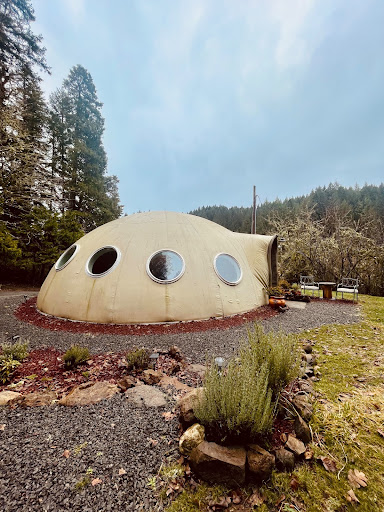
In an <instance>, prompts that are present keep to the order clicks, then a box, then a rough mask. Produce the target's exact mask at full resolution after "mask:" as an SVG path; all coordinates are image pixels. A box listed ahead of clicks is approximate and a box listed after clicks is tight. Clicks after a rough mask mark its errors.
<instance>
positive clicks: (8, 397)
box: [0, 390, 22, 405]
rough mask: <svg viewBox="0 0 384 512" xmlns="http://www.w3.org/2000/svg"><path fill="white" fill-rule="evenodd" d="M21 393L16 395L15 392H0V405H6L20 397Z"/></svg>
mask: <svg viewBox="0 0 384 512" xmlns="http://www.w3.org/2000/svg"><path fill="white" fill-rule="evenodd" d="M21 396H22V394H21V393H16V391H6V390H5V391H1V392H0V405H7V404H8V403H9V402H12V400H15V399H16V398H19V397H21Z"/></svg>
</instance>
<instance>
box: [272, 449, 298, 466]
mask: <svg viewBox="0 0 384 512" xmlns="http://www.w3.org/2000/svg"><path fill="white" fill-rule="evenodd" d="M275 456H276V467H277V468H278V469H279V470H280V471H293V469H294V467H295V456H294V455H293V453H292V452H289V451H288V450H286V449H285V448H279V449H278V450H276V451H275Z"/></svg>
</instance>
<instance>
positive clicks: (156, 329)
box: [15, 297, 278, 336]
mask: <svg viewBox="0 0 384 512" xmlns="http://www.w3.org/2000/svg"><path fill="white" fill-rule="evenodd" d="M36 300H37V299H36V297H32V298H30V299H28V300H27V301H26V302H23V303H22V304H21V305H20V306H19V307H18V308H17V309H16V311H15V316H16V317H17V318H18V319H19V320H22V321H23V322H28V323H30V324H33V325H36V326H37V327H42V328H44V329H50V330H51V331H68V332H75V333H84V332H89V333H94V334H120V335H121V334H123V335H134V336H141V335H149V334H180V333H189V332H199V331H210V330H221V329H229V328H231V327H235V326H238V325H243V324H244V323H247V322H253V321H255V320H257V321H261V320H265V319H266V318H270V317H272V316H275V315H277V314H278V312H277V311H276V310H274V309H272V308H271V307H270V306H261V307H259V308H257V309H254V310H252V311H248V312H247V313H241V314H239V315H234V316H228V317H225V318H210V319H209V320H191V321H189V322H172V323H162V324H96V323H91V322H76V321H72V320H66V319H64V318H56V317H54V316H50V315H46V314H42V313H41V312H40V311H39V310H38V309H37V307H36Z"/></svg>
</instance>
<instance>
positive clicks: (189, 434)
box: [179, 423, 205, 455]
mask: <svg viewBox="0 0 384 512" xmlns="http://www.w3.org/2000/svg"><path fill="white" fill-rule="evenodd" d="M204 439H205V429H204V427H203V425H200V424H199V423H195V424H194V425H192V427H189V428H188V429H187V430H186V431H185V432H184V434H183V435H182V436H181V438H180V441H179V449H180V453H182V454H183V455H189V454H190V453H191V451H192V450H193V449H194V448H196V446H199V444H200V443H202V442H203V441H204Z"/></svg>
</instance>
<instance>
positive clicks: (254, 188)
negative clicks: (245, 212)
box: [251, 185, 256, 235]
mask: <svg viewBox="0 0 384 512" xmlns="http://www.w3.org/2000/svg"><path fill="white" fill-rule="evenodd" d="M251 234H252V235H255V234H256V186H255V185H253V208H252V226H251Z"/></svg>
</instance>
